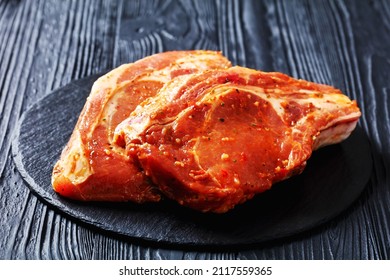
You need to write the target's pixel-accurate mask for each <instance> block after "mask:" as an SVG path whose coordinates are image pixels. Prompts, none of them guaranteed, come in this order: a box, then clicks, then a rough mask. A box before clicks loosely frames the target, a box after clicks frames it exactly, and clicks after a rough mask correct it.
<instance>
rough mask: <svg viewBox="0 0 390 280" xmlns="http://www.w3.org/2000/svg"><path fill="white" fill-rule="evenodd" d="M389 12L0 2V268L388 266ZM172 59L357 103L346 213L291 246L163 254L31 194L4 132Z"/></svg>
mask: <svg viewBox="0 0 390 280" xmlns="http://www.w3.org/2000/svg"><path fill="white" fill-rule="evenodd" d="M389 34H390V1H387V0H378V1H369V0H367V1H363V0H362V1H352V0H343V1H336V0H328V1H325V0H323V1H309V0H307V1H304V0H302V1H301V0H293V1H287V0H286V1H283V0H264V1H255V0H254V1H238V0H232V1H223V0H217V1H207V0H202V1H191V0H182V1H124V0H123V1H121V0H115V1H108V0H100V1H93V0H86V1H71V0H65V1H55V0H31V1H28V0H20V1H17V0H15V1H12V0H11V1H5V0H0V133H1V134H0V259H389V257H390V207H389V205H390V149H389V147H390V137H389V136H390V115H389V111H390V101H389V99H390V97H389V95H390V79H389V76H390V75H389V73H390V36H389ZM173 49H212V50H221V51H222V52H223V53H224V54H225V55H226V56H227V57H229V59H231V61H232V62H233V63H234V64H239V65H243V66H248V67H252V68H257V69H261V70H265V71H280V72H284V73H286V74H289V75H292V76H294V77H296V78H302V79H308V80H312V81H315V82H319V83H326V84H330V85H333V86H335V87H338V88H340V89H341V90H342V91H343V92H344V93H346V94H347V95H349V96H350V97H351V98H353V99H356V100H357V101H358V104H359V106H360V107H361V109H362V113H363V116H362V118H361V120H360V122H359V124H360V125H361V126H362V128H363V129H364V130H365V132H366V133H367V135H368V138H369V139H370V144H371V147H372V154H373V162H374V166H373V173H372V176H371V179H370V181H369V183H368V186H367V189H366V191H365V192H364V193H363V195H362V197H361V198H360V199H359V200H358V201H356V203H355V204H354V205H353V206H352V207H350V208H349V209H347V210H346V211H345V212H344V213H342V214H341V215H340V216H338V217H337V218H335V219H334V220H332V221H331V222H329V223H326V224H325V225H323V226H320V227H318V228H316V229H314V230H311V231H309V232H305V233H302V234H299V235H297V236H294V237H291V238H287V239H283V240H279V241H275V242H271V243H267V244H262V245H259V246H253V247H251V248H242V249H235V250H228V249H226V250H222V249H221V250H218V251H217V250H213V251H210V252H209V251H207V250H197V249H195V248H170V247H167V246H160V245H159V244H149V243H139V242H131V241H129V240H122V239H120V238H118V237H115V236H111V235H109V234H106V233H103V232H99V231H96V230H94V229H92V228H88V227H86V226H85V225H83V224H80V223H79V222H77V221H74V220H72V219H70V218H68V217H65V216H64V215H62V214H61V213H59V212H57V211H55V210H54V209H51V207H50V206H47V205H46V204H44V203H42V202H41V201H40V200H39V199H38V198H37V197H36V196H34V194H32V193H31V192H30V191H29V189H28V187H27V185H26V183H25V182H24V181H23V179H22V178H21V176H20V175H19V173H18V171H17V169H16V167H15V164H14V162H13V159H12V149H11V142H12V138H13V130H14V128H15V127H16V123H17V121H18V119H19V118H20V116H21V114H22V113H23V112H24V111H25V110H27V109H28V107H29V106H31V105H32V104H33V103H34V102H36V101H37V100H39V99H40V98H42V97H43V96H45V95H47V94H49V93H50V92H51V91H52V90H54V89H56V88H58V87H60V86H63V85H66V84H67V83H69V82H70V81H71V80H75V79H80V78H83V77H86V76H89V75H91V74H95V73H100V72H102V71H104V70H108V69H112V68H113V67H116V66H118V65H120V64H122V63H126V62H129V61H134V60H137V59H139V58H142V57H144V56H147V55H150V54H153V53H157V52H161V51H166V50H173Z"/></svg>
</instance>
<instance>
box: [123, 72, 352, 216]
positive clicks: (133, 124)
mask: <svg viewBox="0 0 390 280" xmlns="http://www.w3.org/2000/svg"><path fill="white" fill-rule="evenodd" d="M359 117H360V110H359V108H358V107H357V104H356V102H355V101H351V100H350V99H349V98H348V97H347V96H346V95H343V94H342V93H341V92H340V91H339V90H337V89H335V88H333V87H331V86H326V85H319V84H315V83H312V82H308V81H304V80H297V79H293V78H291V77H288V76H286V75H284V74H280V73H265V72H261V71H255V70H251V69H247V68H243V67H232V68H229V69H223V70H218V69H217V70H209V71H203V72H200V73H195V74H192V75H186V76H181V77H178V78H175V79H173V80H172V81H170V82H168V83H167V84H165V85H164V87H163V88H162V89H161V90H160V93H159V94H158V95H157V96H155V97H153V98H150V99H148V102H145V103H143V104H142V105H141V106H139V107H137V108H136V109H135V110H134V112H133V113H132V114H131V115H130V117H129V118H128V119H126V120H125V121H124V122H122V123H121V124H120V125H119V126H118V127H117V130H116V135H115V141H116V142H117V143H119V144H121V145H123V146H125V148H126V150H127V153H128V155H129V156H130V157H132V158H133V159H134V160H135V161H137V162H138V164H140V166H142V168H143V169H144V171H145V174H146V175H147V176H149V177H150V178H151V179H152V181H153V182H154V183H155V185H156V186H158V188H159V189H160V191H161V192H162V193H163V194H164V195H166V196H167V197H169V198H171V199H174V200H176V201H177V202H178V203H180V204H182V205H185V206H188V207H190V208H193V209H196V210H200V211H212V212H218V213H221V212H226V211H228V210H229V209H232V208H233V207H234V206H235V205H237V204H240V203H243V202H244V201H246V200H248V199H251V198H252V197H253V196H254V195H255V194H258V193H261V192H264V191H266V190H268V189H270V188H271V186H272V184H274V183H276V182H278V181H281V180H284V179H286V178H289V177H290V176H292V175H295V174H299V173H301V172H302V171H303V169H304V167H305V165H306V161H307V160H308V158H309V157H310V156H311V154H312V151H313V150H315V149H317V148H319V147H321V146H324V145H329V144H333V143H338V142H340V141H342V140H344V139H345V138H347V137H348V136H349V135H350V133H351V131H352V130H353V129H354V128H355V126H356V123H357V121H358V118H359Z"/></svg>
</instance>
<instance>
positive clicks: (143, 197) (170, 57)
mask: <svg viewBox="0 0 390 280" xmlns="http://www.w3.org/2000/svg"><path fill="white" fill-rule="evenodd" d="M229 66H230V62H229V61H228V60H227V59H226V58H225V57H223V56H222V55H221V54H220V53H219V52H213V51H173V52H166V53H161V54H157V55H153V56H150V57H147V58H144V59H142V60H139V61H137V62H135V63H132V64H126V65H122V66H120V67H118V68H116V69H114V70H112V71H111V72H109V73H108V74H106V75H104V76H103V77H101V78H99V79H98V80H97V81H96V82H95V83H94V85H93V87H92V90H91V93H90V96H89V97H88V99H87V101H86V104H85V106H84V108H83V111H82V112H81V114H80V117H79V119H78V122H77V124H76V127H75V129H74V131H73V133H72V135H71V138H70V140H69V142H68V144H67V145H66V147H65V148H64V150H63V151H62V154H61V158H60V159H59V161H58V162H57V163H56V165H55V167H54V170H53V174H52V185H53V188H54V190H55V191H56V192H58V193H59V194H61V195H63V196H65V197H69V198H72V199H77V200H95V201H134V202H145V201H158V200H159V199H160V192H159V190H158V189H156V188H155V186H153V184H151V183H150V182H149V180H148V179H147V178H146V177H145V175H144V173H143V172H142V171H141V170H140V169H139V168H138V167H137V166H136V165H135V164H134V162H133V160H132V159H131V158H130V157H129V156H128V155H127V154H126V153H125V152H124V149H123V148H121V147H120V146H118V145H115V144H114V143H113V141H112V140H113V135H114V130H115V127H116V126H117V125H118V124H119V123H120V122H121V121H123V120H124V119H125V118H126V117H128V116H129V114H130V113H131V112H132V111H133V110H134V109H135V108H136V106H137V105H138V104H140V103H141V102H143V101H144V100H145V99H147V98H149V97H151V96H154V95H155V94H156V93H157V92H158V91H159V90H160V88H161V87H162V86H163V85H164V84H165V83H167V82H168V81H170V80H171V79H172V78H175V77H177V76H180V75H187V74H190V73H194V72H197V71H200V70H206V69H213V68H226V67H229Z"/></svg>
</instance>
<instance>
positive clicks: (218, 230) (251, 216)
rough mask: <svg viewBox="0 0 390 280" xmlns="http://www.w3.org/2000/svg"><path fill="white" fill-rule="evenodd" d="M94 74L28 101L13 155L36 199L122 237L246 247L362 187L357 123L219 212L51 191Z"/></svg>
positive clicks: (366, 162) (325, 217) (323, 215)
mask: <svg viewBox="0 0 390 280" xmlns="http://www.w3.org/2000/svg"><path fill="white" fill-rule="evenodd" d="M96 78H97V76H91V77H88V78H85V79H82V80H78V81H74V82H71V83H70V84H69V85H67V86H65V87H62V88H60V89H58V90H55V91H54V92H52V93H51V94H49V95H47V96H45V97H44V98H43V99H41V100H40V101H38V102H37V103H36V104H35V105H33V106H32V107H31V108H30V109H29V110H28V111H26V112H25V113H24V115H23V116H22V118H21V120H20V123H19V125H18V127H17V129H16V131H15V134H14V140H13V155H14V160H15V162H16V165H17V168H18V170H19V171H20V173H21V175H22V177H23V178H24V179H25V181H26V182H27V183H28V185H29V187H30V189H31V190H32V191H33V192H34V193H35V194H36V195H37V196H38V197H40V198H41V199H42V200H43V201H45V202H46V203H48V204H49V205H51V206H53V207H55V208H57V209H59V210H60V211H62V212H64V213H66V214H67V215H70V216H71V217H73V218H75V219H77V220H78V221H82V222H84V223H87V224H88V225H92V226H94V227H96V228H99V229H102V230H104V231H108V232H111V233H114V234H119V235H120V236H121V237H128V238H131V239H134V238H136V239H142V240H147V241H157V242H163V243H168V244H176V245H177V244H179V245H204V246H205V245H207V246H210V245H214V246H220V245H224V246H226V245H231V246H238V245H240V246H241V245H249V244H255V243H260V242H265V241H270V240H274V239H278V238H282V237H287V236H291V235H294V234H297V233H300V232H303V231H306V230H309V229H312V228H313V227H315V226H318V225H320V224H323V223H324V222H326V221H329V220H330V219H332V218H334V217H335V216H336V215H338V214H340V213H341V212H342V211H343V210H345V209H346V208H347V207H349V206H350V205H351V204H352V203H353V202H354V201H355V200H356V199H357V198H358V197H359V195H360V194H361V193H362V191H363V190H364V188H365V186H366V184H367V182H368V179H369V177H370V175H371V168H372V159H371V153H370V146H369V142H368V140H367V137H366V135H365V134H364V132H363V130H362V129H361V128H359V127H358V128H357V129H356V130H355V131H354V132H353V134H352V135H351V137H350V138H348V139H347V140H346V141H344V142H343V143H341V144H338V145H333V146H329V147H326V148H323V149H321V150H319V151H316V152H314V154H313V156H312V158H311V159H310V160H309V162H308V165H307V168H306V170H305V171H304V172H303V173H302V174H301V175H299V176H296V177H294V178H291V179H289V180H286V181H284V182H282V183H279V184H276V185H275V186H274V187H273V188H272V189H271V190H270V191H268V192H265V193H263V194H260V195H258V196H256V197H255V198H254V199H253V200H251V201H248V202H246V203H245V204H243V205H240V206H238V207H236V209H234V210H232V211H230V212H228V213H226V214H222V215H221V214H220V215H218V214H203V213H198V212H195V211H192V210H190V209H186V208H183V207H180V206H178V205H176V204H175V203H174V202H171V201H164V202H162V203H157V204H146V205H136V204H133V203H88V202H78V201H71V200H68V199H66V198H63V197H60V196H58V195H57V194H56V193H55V192H54V191H53V190H52V187H51V182H50V180H51V172H52V168H53V165H54V163H55V162H56V161H57V159H58V158H59V155H60V153H61V150H62V148H63V147H64V145H65V144H66V142H67V141H68V139H69V136H70V134H71V132H72V130H73V127H74V125H75V123H76V121H77V118H78V115H79V113H80V112H81V109H82V107H83V106H84V102H85V100H86V97H87V96H88V94H89V92H90V88H91V86H92V84H93V82H94V81H95V80H96Z"/></svg>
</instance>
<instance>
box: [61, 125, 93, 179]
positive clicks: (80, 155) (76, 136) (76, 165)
mask: <svg viewBox="0 0 390 280" xmlns="http://www.w3.org/2000/svg"><path fill="white" fill-rule="evenodd" d="M71 140H72V141H71V144H72V145H70V146H69V150H67V153H66V154H65V155H64V157H62V158H61V161H60V162H61V166H62V168H63V175H64V176H65V177H67V178H68V179H69V180H70V181H71V182H72V183H73V184H74V185H78V184H81V183H82V182H84V181H85V180H86V179H87V178H88V177H89V176H91V175H92V174H93V173H94V172H93V170H92V168H91V166H90V164H89V159H88V158H87V157H86V155H85V151H84V146H83V144H82V141H81V136H80V132H79V131H75V132H74V133H73V135H72V139H71Z"/></svg>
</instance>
